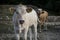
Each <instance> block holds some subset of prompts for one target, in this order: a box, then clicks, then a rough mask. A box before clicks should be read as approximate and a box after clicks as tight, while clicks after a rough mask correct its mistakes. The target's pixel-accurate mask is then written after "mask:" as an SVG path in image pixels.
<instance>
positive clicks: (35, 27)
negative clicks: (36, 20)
mask: <svg viewBox="0 0 60 40" xmlns="http://www.w3.org/2000/svg"><path fill="white" fill-rule="evenodd" d="M34 29H35V40H37V24H34Z"/></svg>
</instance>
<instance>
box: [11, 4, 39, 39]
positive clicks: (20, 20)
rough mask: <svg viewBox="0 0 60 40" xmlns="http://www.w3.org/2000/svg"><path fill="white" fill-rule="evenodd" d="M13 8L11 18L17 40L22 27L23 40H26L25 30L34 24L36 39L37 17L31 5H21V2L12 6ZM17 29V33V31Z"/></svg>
mask: <svg viewBox="0 0 60 40" xmlns="http://www.w3.org/2000/svg"><path fill="white" fill-rule="evenodd" d="M10 9H11V8H10ZM13 10H14V15H13V18H12V19H13V24H14V31H15V34H16V38H17V40H20V33H21V32H22V30H24V29H25V35H24V38H25V40H27V32H28V29H29V28H30V26H32V25H34V29H35V40H37V19H38V17H37V13H36V11H35V10H34V9H33V8H31V7H27V6H26V5H21V4H20V5H17V6H16V7H15V8H13ZM17 30H18V31H19V33H17ZM30 38H31V36H30ZM30 40H32V39H30Z"/></svg>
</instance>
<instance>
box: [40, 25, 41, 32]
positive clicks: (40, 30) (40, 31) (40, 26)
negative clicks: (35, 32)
mask: <svg viewBox="0 0 60 40" xmlns="http://www.w3.org/2000/svg"><path fill="white" fill-rule="evenodd" d="M40 32H41V24H40Z"/></svg>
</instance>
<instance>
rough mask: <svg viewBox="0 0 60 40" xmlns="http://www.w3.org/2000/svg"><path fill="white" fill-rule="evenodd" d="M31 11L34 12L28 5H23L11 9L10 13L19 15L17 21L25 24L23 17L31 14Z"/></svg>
mask: <svg viewBox="0 0 60 40" xmlns="http://www.w3.org/2000/svg"><path fill="white" fill-rule="evenodd" d="M31 11H32V8H31V7H27V6H26V5H22V4H20V5H17V6H16V7H11V8H10V12H13V13H14V14H16V15H17V20H18V23H19V24H23V23H24V22H25V19H24V17H23V16H24V15H26V14H29V13H30V12H31ZM26 17H27V16H26Z"/></svg>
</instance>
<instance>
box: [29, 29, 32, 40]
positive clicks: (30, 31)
mask: <svg viewBox="0 0 60 40" xmlns="http://www.w3.org/2000/svg"><path fill="white" fill-rule="evenodd" d="M29 33H30V40H32V30H31V28H30V29H29Z"/></svg>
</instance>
